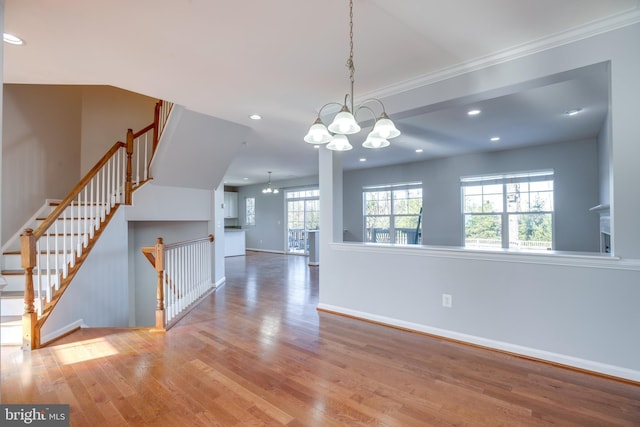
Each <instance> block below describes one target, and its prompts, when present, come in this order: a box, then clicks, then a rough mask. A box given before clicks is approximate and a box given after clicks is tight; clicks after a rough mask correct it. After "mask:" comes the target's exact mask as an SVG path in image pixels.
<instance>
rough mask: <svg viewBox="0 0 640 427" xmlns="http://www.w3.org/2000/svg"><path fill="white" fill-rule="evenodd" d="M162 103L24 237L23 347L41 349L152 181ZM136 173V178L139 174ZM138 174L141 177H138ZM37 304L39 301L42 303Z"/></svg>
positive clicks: (22, 243) (27, 230)
mask: <svg viewBox="0 0 640 427" xmlns="http://www.w3.org/2000/svg"><path fill="white" fill-rule="evenodd" d="M162 105H167V106H165V109H168V110H169V111H170V109H171V106H172V105H173V104H171V103H163V102H162V101H159V102H158V104H157V105H156V110H155V114H154V122H153V123H152V124H150V125H149V126H147V127H145V128H144V129H142V130H140V131H139V132H135V133H134V132H133V131H132V130H131V129H129V130H128V132H127V142H126V143H124V142H120V141H119V142H116V143H115V144H114V145H113V146H112V147H111V149H110V150H109V151H108V152H107V153H106V154H105V155H104V156H103V157H102V158H101V159H100V160H99V161H98V163H96V165H95V166H94V167H93V168H92V169H91V170H90V171H89V172H88V173H87V174H86V175H85V176H84V177H83V178H82V179H81V180H80V182H79V183H78V184H77V185H76V186H75V187H74V188H73V189H72V190H71V192H70V193H69V194H68V195H67V196H66V197H65V198H64V200H62V202H60V204H59V205H58V206H57V207H56V208H55V209H54V210H53V212H51V214H49V216H47V218H45V219H44V220H43V222H42V223H41V224H40V225H39V226H38V227H37V228H36V229H35V230H33V229H30V228H28V229H26V230H24V234H22V235H21V236H20V238H21V264H22V268H23V269H24V271H25V292H24V304H25V307H24V314H23V318H22V325H23V327H22V329H23V340H22V341H23V348H24V349H25V350H31V349H35V348H38V347H40V345H41V342H40V330H41V329H42V325H43V324H44V322H45V321H46V319H47V318H48V315H49V314H50V313H51V311H52V310H53V308H54V307H55V305H56V304H57V302H58V301H59V299H60V297H61V296H62V294H63V293H64V291H65V290H66V288H67V286H68V285H69V283H71V280H72V279H73V277H74V276H75V274H76V273H77V271H78V270H79V268H80V266H81V265H82V262H84V259H85V258H86V257H87V255H88V254H89V251H90V250H91V248H92V247H93V245H94V244H95V242H96V241H97V239H98V237H99V236H100V234H101V233H102V230H103V229H104V227H105V226H106V225H107V224H108V222H109V220H110V219H111V218H112V216H113V214H114V213H115V211H116V209H117V208H118V207H119V206H120V205H121V204H126V205H130V204H131V200H132V193H133V191H134V190H135V189H136V188H138V187H140V186H141V185H142V184H144V183H145V182H146V181H148V180H149V179H150V178H151V177H150V174H149V164H150V162H151V157H152V155H153V152H154V151H153V149H154V147H157V140H156V139H158V138H159V137H160V135H161V129H162V128H164V125H165V123H166V119H167V118H168V113H166V115H165V116H164V119H163V120H164V123H162V124H161V123H160V117H161V114H160V112H161V111H163V110H162ZM134 173H135V175H134ZM134 176H135V179H134ZM36 302H37V303H36Z"/></svg>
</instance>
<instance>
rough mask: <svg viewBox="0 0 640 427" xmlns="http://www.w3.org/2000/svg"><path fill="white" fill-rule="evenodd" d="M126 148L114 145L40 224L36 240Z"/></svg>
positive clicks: (123, 144)
mask: <svg viewBox="0 0 640 427" xmlns="http://www.w3.org/2000/svg"><path fill="white" fill-rule="evenodd" d="M122 147H125V143H124V142H121V141H118V142H116V143H115V144H113V147H111V149H110V150H109V151H107V153H106V154H105V155H104V156H102V158H101V159H100V160H99V161H98V163H96V165H95V166H94V167H93V168H91V170H90V171H89V172H87V174H86V175H85V176H84V178H82V179H81V180H80V182H78V183H77V184H76V186H75V187H73V189H72V190H71V192H70V193H69V194H68V195H67V197H65V198H64V200H63V201H62V202H60V204H59V205H58V206H56V208H55V209H54V210H53V212H51V214H49V216H48V217H47V218H46V219H45V220H44V221H43V222H42V224H40V226H39V227H38V228H36V230H35V231H34V232H33V236H34V237H35V240H38V239H39V238H40V237H42V236H43V234H44V232H45V231H46V230H47V229H48V228H49V227H51V225H52V224H53V223H54V222H55V221H56V220H57V219H58V217H59V216H60V214H62V212H64V210H65V209H66V208H67V207H68V206H69V205H70V204H71V203H72V202H73V201H74V200H75V198H76V196H77V195H78V194H79V193H80V191H82V189H83V188H84V187H85V186H86V185H87V184H88V183H89V181H91V179H92V178H93V177H94V176H95V175H96V174H97V173H98V171H99V170H100V169H101V168H102V167H103V166H104V165H105V164H106V163H107V162H108V161H109V159H110V158H111V156H113V155H114V154H115V152H116V151H118V150H119V149H120V148H122Z"/></svg>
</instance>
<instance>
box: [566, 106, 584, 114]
mask: <svg viewBox="0 0 640 427" xmlns="http://www.w3.org/2000/svg"><path fill="white" fill-rule="evenodd" d="M581 112H582V108H575V109H573V110H567V111H565V112H564V113H565V114H566V115H567V116H575V115H576V114H579V113H581Z"/></svg>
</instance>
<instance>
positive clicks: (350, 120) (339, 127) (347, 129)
mask: <svg viewBox="0 0 640 427" xmlns="http://www.w3.org/2000/svg"><path fill="white" fill-rule="evenodd" d="M329 131H330V132H333V133H338V134H340V135H352V134H354V133H358V132H360V125H358V122H356V118H355V117H353V114H351V112H350V111H349V109H348V108H347V106H346V105H345V106H344V107H342V111H340V112H339V113H338V114H336V116H335V117H334V118H333V122H331V124H330V125H329Z"/></svg>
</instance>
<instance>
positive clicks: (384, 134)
mask: <svg viewBox="0 0 640 427" xmlns="http://www.w3.org/2000/svg"><path fill="white" fill-rule="evenodd" d="M372 133H373V134H374V135H375V136H376V137H380V138H383V139H389V138H395V137H396V136H400V131H399V130H398V129H397V128H396V125H394V124H393V122H392V121H391V119H389V116H387V114H386V113H382V116H381V117H380V118H379V119H378V121H376V124H375V125H374V126H373V132H372Z"/></svg>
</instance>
